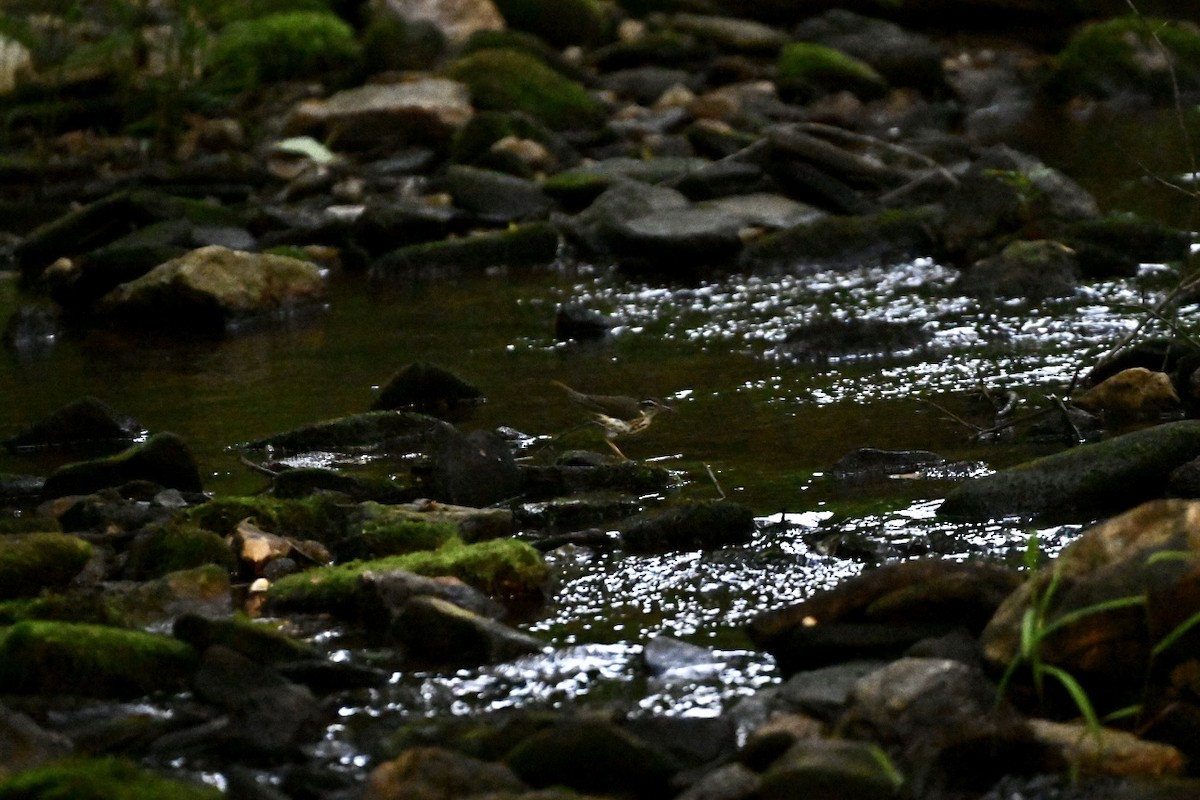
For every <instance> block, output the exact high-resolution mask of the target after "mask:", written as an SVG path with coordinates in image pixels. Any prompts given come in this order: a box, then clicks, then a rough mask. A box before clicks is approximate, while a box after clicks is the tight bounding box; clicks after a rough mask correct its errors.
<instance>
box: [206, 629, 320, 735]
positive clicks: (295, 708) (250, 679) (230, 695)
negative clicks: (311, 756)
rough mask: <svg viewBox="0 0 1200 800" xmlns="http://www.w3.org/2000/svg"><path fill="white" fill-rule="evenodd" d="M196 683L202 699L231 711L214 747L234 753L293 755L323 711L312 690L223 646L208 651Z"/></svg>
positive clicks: (215, 645)
mask: <svg viewBox="0 0 1200 800" xmlns="http://www.w3.org/2000/svg"><path fill="white" fill-rule="evenodd" d="M192 687H193V689H194V690H195V692H196V695H197V697H199V698H200V699H202V700H205V701H207V702H209V703H213V704H215V705H218V706H220V707H221V708H223V709H224V710H225V711H226V712H228V715H229V716H228V720H227V722H226V723H225V724H224V725H223V726H222V727H221V728H219V729H218V730H217V731H215V733H216V735H215V736H213V737H212V740H211V741H210V746H213V745H215V746H217V747H219V748H221V749H222V750H225V751H227V752H229V753H245V754H252V755H253V756H256V757H262V756H279V755H287V754H290V753H292V752H294V751H295V749H296V747H297V746H298V745H299V743H300V742H301V741H302V740H303V738H304V737H306V736H307V735H308V734H309V733H311V732H310V731H308V730H307V728H308V726H309V725H310V724H311V723H312V722H313V720H314V718H315V716H316V714H317V711H318V703H317V699H316V698H315V697H314V696H313V694H312V692H310V691H309V690H308V689H307V688H305V687H303V686H298V685H296V684H294V683H292V682H291V681H288V680H287V679H285V678H284V677H283V676H282V675H280V674H279V673H278V672H276V671H275V670H273V669H271V668H270V667H266V666H264V665H263V664H260V663H257V662H255V661H251V660H250V659H248V658H246V657H245V656H243V655H241V654H239V653H237V652H235V651H233V650H230V649H229V648H227V647H225V646H223V645H219V644H214V645H212V646H210V647H209V648H208V649H206V650H205V651H204V654H203V656H202V657H201V659H200V664H199V667H198V669H197V670H196V673H195V675H194V676H193V678H192ZM209 733H210V735H211V733H214V732H209Z"/></svg>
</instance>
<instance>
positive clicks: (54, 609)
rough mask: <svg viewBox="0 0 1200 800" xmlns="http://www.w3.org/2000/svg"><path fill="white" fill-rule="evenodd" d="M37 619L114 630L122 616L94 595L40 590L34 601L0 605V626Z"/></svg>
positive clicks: (121, 621)
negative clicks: (86, 624) (93, 625)
mask: <svg viewBox="0 0 1200 800" xmlns="http://www.w3.org/2000/svg"><path fill="white" fill-rule="evenodd" d="M37 619H43V620H57V621H59V622H88V623H92V624H95V625H113V626H117V627H121V626H123V625H124V624H125V620H124V619H123V618H122V616H121V615H120V614H119V613H118V612H117V611H115V610H114V609H113V608H112V606H111V604H110V603H108V602H107V600H106V599H105V597H104V595H103V594H102V593H100V592H98V591H77V592H66V593H58V592H50V591H45V590H43V591H42V593H41V594H40V595H39V596H38V597H32V598H23V599H20V600H7V601H5V602H2V603H0V626H5V625H15V624H16V623H18V622H24V621H25V620H37Z"/></svg>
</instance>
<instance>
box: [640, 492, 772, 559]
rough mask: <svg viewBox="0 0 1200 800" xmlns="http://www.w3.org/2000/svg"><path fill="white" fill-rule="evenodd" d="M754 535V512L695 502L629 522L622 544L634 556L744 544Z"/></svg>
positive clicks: (730, 505)
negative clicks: (637, 554)
mask: <svg viewBox="0 0 1200 800" xmlns="http://www.w3.org/2000/svg"><path fill="white" fill-rule="evenodd" d="M753 533H754V513H753V512H752V511H751V510H750V509H749V508H747V507H746V506H743V505H741V504H739V503H729V502H711V503H694V504H689V505H685V506H680V507H678V508H672V509H668V510H667V511H664V512H660V513H654V514H646V515H643V516H641V517H638V518H635V519H633V520H630V521H629V522H628V523H627V524H626V525H624V526H623V528H622V530H621V544H622V545H623V546H624V547H625V548H627V549H628V550H630V551H632V552H636V553H649V552H662V551H665V550H697V549H711V548H716V547H721V546H723V545H727V544H734V543H737V542H744V541H746V540H747V539H749V538H750V536H751V535H752V534H753Z"/></svg>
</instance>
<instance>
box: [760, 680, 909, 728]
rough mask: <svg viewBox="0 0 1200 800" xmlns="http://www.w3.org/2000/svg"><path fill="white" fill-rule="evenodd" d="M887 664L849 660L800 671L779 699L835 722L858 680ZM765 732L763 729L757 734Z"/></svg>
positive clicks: (781, 687)
mask: <svg viewBox="0 0 1200 800" xmlns="http://www.w3.org/2000/svg"><path fill="white" fill-rule="evenodd" d="M886 664H887V662H885V661H847V662H844V663H842V664H834V665H832V666H828V667H822V668H820V669H810V670H804V671H803V672H797V673H796V674H795V675H792V676H791V677H790V678H788V679H787V680H786V681H785V682H784V683H783V685H782V686H780V687H779V700H780V702H781V703H785V704H786V705H787V706H788V707H789V708H794V709H798V710H799V711H802V712H804V713H805V714H811V715H813V716H815V717H816V718H818V719H821V720H825V721H827V722H832V721H833V720H834V719H836V718H837V717H838V716H839V715H840V713H841V712H842V711H844V710H845V708H846V706H847V705H848V704H849V702H850V696H851V693H852V692H853V691H854V687H855V686H856V685H857V684H858V682H859V681H860V680H862V679H863V678H864V677H865V676H867V675H870V674H871V673H873V672H875V671H876V670H879V669H881V668H882V667H884V666H886ZM761 733H762V731H761V729H760V730H759V731H757V732H756V734H755V735H756V736H758V735H760V734H761Z"/></svg>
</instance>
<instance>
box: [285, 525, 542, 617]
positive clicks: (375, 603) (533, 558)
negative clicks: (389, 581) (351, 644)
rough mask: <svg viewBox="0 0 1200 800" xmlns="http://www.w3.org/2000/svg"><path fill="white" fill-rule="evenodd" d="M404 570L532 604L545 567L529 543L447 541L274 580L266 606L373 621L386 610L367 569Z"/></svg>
mask: <svg viewBox="0 0 1200 800" xmlns="http://www.w3.org/2000/svg"><path fill="white" fill-rule="evenodd" d="M392 570H405V571H408V572H415V573H418V574H420V575H427V576H450V577H454V578H457V579H459V580H461V581H462V582H464V583H466V584H468V585H469V586H472V587H474V588H476V589H478V590H479V591H481V592H483V593H484V594H487V595H488V596H490V597H493V598H496V599H498V600H500V601H501V602H512V603H531V602H540V601H541V600H542V598H543V594H544V591H545V586H546V582H547V581H548V579H549V577H550V575H549V568H548V567H547V566H546V563H545V561H544V560H543V559H542V556H541V555H540V554H539V553H538V552H537V551H536V550H534V549H533V548H532V547H530V546H529V545H527V544H525V543H524V542H519V541H516V540H514V539H503V540H501V539H495V540H490V541H486V542H479V543H477V544H468V545H464V544H461V543H457V542H454V541H451V542H447V543H446V544H445V545H443V546H442V547H440V548H438V549H437V550H429V551H419V552H415V553H407V554H404V555H398V556H389V557H387V558H380V559H372V560H369V561H355V562H352V563H349V564H341V565H337V566H330V567H319V568H316V569H310V570H306V571H305V572H302V573H299V574H297V575H289V576H287V577H285V578H282V579H280V580H279V581H277V582H276V583H274V584H273V585H272V586H271V588H270V592H269V594H268V597H267V608H268V610H279V611H299V612H325V613H332V614H335V615H338V616H341V617H343V618H347V619H351V620H354V619H364V618H365V619H375V618H378V615H380V614H382V613H384V611H386V608H385V606H384V604H383V602H382V600H381V599H380V597H379V595H378V593H377V591H376V589H375V587H374V586H372V585H371V584H369V583H368V582H365V581H363V575H365V574H366V573H381V572H384V573H385V572H389V571H392Z"/></svg>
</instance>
